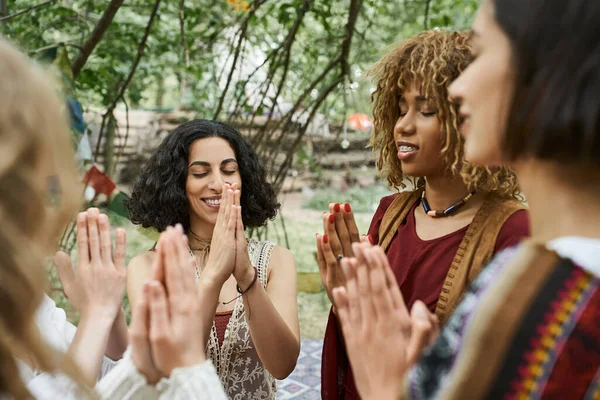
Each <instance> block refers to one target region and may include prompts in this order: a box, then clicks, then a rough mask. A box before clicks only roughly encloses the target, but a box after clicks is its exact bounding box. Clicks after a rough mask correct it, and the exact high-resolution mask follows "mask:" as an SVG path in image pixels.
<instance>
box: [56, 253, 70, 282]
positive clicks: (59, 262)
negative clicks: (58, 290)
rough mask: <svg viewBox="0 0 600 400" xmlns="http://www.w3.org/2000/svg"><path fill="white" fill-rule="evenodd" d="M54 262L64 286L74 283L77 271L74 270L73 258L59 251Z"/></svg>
mask: <svg viewBox="0 0 600 400" xmlns="http://www.w3.org/2000/svg"><path fill="white" fill-rule="evenodd" d="M53 261H54V264H55V265H56V270H57V271H58V276H59V278H60V281H61V283H62V284H63V286H65V285H69V284H70V283H71V282H73V280H74V279H75V271H74V270H73V263H72V262H71V257H69V255H68V254H67V253H65V252H64V251H57V252H56V254H54V257H53Z"/></svg>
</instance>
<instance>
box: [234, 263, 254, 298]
mask: <svg viewBox="0 0 600 400" xmlns="http://www.w3.org/2000/svg"><path fill="white" fill-rule="evenodd" d="M256 273H257V272H256V269H255V268H254V267H253V266H252V265H250V264H249V263H248V266H247V267H246V268H244V269H243V271H242V272H240V273H239V274H238V276H235V280H236V282H237V285H238V286H239V287H240V289H242V290H243V291H245V290H248V288H249V287H250V285H251V284H252V281H254V275H255V274H256Z"/></svg>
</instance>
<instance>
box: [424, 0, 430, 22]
mask: <svg viewBox="0 0 600 400" xmlns="http://www.w3.org/2000/svg"><path fill="white" fill-rule="evenodd" d="M430 5H431V0H427V1H426V2H425V21H424V22H423V25H424V26H425V29H429V28H428V26H429V6H430Z"/></svg>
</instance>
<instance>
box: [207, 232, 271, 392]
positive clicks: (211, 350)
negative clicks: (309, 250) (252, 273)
mask: <svg viewBox="0 0 600 400" xmlns="http://www.w3.org/2000/svg"><path fill="white" fill-rule="evenodd" d="M273 246H274V244H273V243H271V242H266V241H264V242H258V241H256V240H253V239H248V253H249V255H250V261H251V262H252V265H253V266H254V267H256V269H257V270H258V279H259V280H260V283H261V284H262V285H263V287H264V288H265V289H266V287H267V276H268V266H269V261H270V260H271V251H272V250H273ZM206 357H207V358H210V359H211V360H212V362H213V363H214V365H215V367H216V368H217V373H218V375H219V377H220V378H221V383H222V384H223V387H224V388H225V393H226V394H227V395H228V396H229V398H230V399H233V400H242V399H243V400H246V399H252V400H262V399H275V392H276V391H277V384H276V380H275V378H274V377H273V376H272V375H271V374H270V373H269V372H268V371H267V370H266V369H265V367H264V366H263V364H262V362H261V361H260V359H259V358H258V354H257V352H256V349H255V348H254V344H253V343H252V339H251V338H250V327H249V326H248V321H247V320H246V313H245V311H244V301H243V299H242V298H239V299H237V300H236V302H235V306H234V308H233V313H232V315H231V318H230V320H229V323H228V324H227V329H226V330H225V339H224V340H223V343H222V345H221V346H219V342H218V340H217V330H216V327H215V324H214V323H213V326H212V330H211V334H210V339H209V341H208V345H207V349H206Z"/></svg>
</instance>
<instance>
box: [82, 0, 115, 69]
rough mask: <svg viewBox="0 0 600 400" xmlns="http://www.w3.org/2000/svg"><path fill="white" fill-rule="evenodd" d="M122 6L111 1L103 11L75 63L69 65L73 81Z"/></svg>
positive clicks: (113, 0)
mask: <svg viewBox="0 0 600 400" xmlns="http://www.w3.org/2000/svg"><path fill="white" fill-rule="evenodd" d="M122 4H123V0H111V2H110V4H109V5H108V7H107V8H106V10H104V14H102V17H100V20H99V21H98V23H97V24H96V27H95V28H94V31H93V32H92V34H91V35H90V37H89V38H88V40H87V41H86V42H85V44H84V45H83V49H82V50H81V53H80V54H79V55H78V56H77V58H76V59H75V61H73V64H71V69H72V70H73V79H74V80H75V79H77V77H78V76H79V73H80V72H81V70H82V69H83V66H84V65H85V63H86V62H87V60H88V58H89V56H90V54H92V52H93V51H94V49H95V48H96V46H97V45H98V43H99V42H100V39H102V36H103V35H104V33H105V32H106V30H107V29H108V27H109V26H110V24H111V22H112V21H113V19H114V17H115V14H116V13H117V11H118V10H119V8H120V7H121V5H122Z"/></svg>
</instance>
